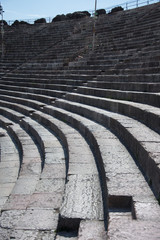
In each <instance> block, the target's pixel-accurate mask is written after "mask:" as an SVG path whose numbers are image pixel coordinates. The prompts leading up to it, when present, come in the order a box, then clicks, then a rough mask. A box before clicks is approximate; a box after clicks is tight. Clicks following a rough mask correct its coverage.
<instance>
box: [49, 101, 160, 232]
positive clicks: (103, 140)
mask: <svg viewBox="0 0 160 240" xmlns="http://www.w3.org/2000/svg"><path fill="white" fill-rule="evenodd" d="M59 107H62V108H65V107H64V106H62V105H61V106H60V105H59ZM66 108H67V107H66ZM67 110H68V109H67ZM79 110H80V109H78V107H77V113H78V114H73V113H71V111H72V110H71V108H70V110H69V111H65V110H63V109H57V108H55V107H46V108H45V111H46V112H48V113H50V114H52V115H54V116H58V118H63V119H65V120H67V121H68V122H70V123H71V122H73V119H76V121H75V120H74V121H75V124H76V122H77V123H78V122H79V127H78V124H76V126H77V127H78V128H79V129H81V131H84V130H82V126H83V128H84V126H87V128H89V129H90V131H91V132H92V134H94V136H96V141H97V143H98V146H99V147H100V149H101V154H102V152H103V154H104V155H103V154H102V156H103V157H104V158H103V161H104V163H105V159H106V164H107V163H108V156H106V149H107V147H108V144H111V146H112V147H113V149H114V154H115V150H116V149H117V150H118V148H117V142H116V145H115V146H116V147H114V145H113V142H114V140H115V136H114V137H113V139H112V138H111V136H110V134H109V133H108V132H107V134H105V133H106V128H104V127H102V130H100V129H101V128H100V126H99V125H98V124H96V123H95V122H94V123H93V122H92V123H91V122H90V121H89V120H88V119H85V118H84V117H80V116H79ZM73 112H75V111H73ZM80 114H81V113H80ZM89 114H90V113H89ZM87 118H88V116H87ZM80 123H81V124H80ZM94 125H95V126H94ZM97 125H98V126H97ZM107 131H108V130H107ZM86 134H88V131H87V132H86ZM98 136H99V137H98ZM107 136H108V137H107ZM88 137H89V135H88ZM107 139H108V141H107ZM111 139H112V140H113V142H112V141H111ZM116 141H117V140H116ZM119 143H120V142H119ZM105 144H106V147H105ZM94 147H95V151H96V150H97V149H96V146H94ZM120 149H121V147H120ZM120 149H119V150H120ZM119 150H118V152H119ZM108 151H109V152H108V154H109V155H110V154H111V155H110V156H111V166H112V167H113V172H112V171H111V170H110V168H109V165H108V164H109V163H108V164H107V165H106V171H107V172H106V177H107V176H109V175H110V174H111V175H110V178H109V179H108V178H107V179H108V180H107V182H108V191H109V192H110V193H112V194H115V195H114V197H115V198H116V197H117V202H118V201H119V200H118V199H120V196H122V195H123V196H124V199H125V197H126V196H127V191H128V189H130V190H131V188H130V187H131V184H129V186H128V187H129V188H128V189H127V187H125V188H123V187H122V189H123V190H122V192H121V190H120V184H119V181H121V180H120V175H119V173H118V174H115V169H117V171H119V169H120V167H121V166H122V164H121V162H119V164H120V167H116V168H115V166H114V164H113V165H112V163H113V155H114V154H112V151H111V148H109V150H108ZM120 151H121V150H120ZM125 151H126V150H125ZM118 152H117V154H118ZM121 153H122V152H121ZM123 154H124V152H123ZM123 154H122V159H123V160H124V159H126V160H127V159H128V160H129V157H126V158H125V157H124V155H123ZM119 156H120V155H119V154H118V155H117V157H116V156H115V161H116V162H117V158H119ZM128 160H127V161H128ZM131 162H132V163H133V164H134V166H135V167H136V168H137V166H136V164H135V163H134V161H133V160H132V161H131ZM124 166H126V164H124ZM129 169H132V170H133V173H134V174H135V179H136V180H135V181H132V180H133V179H132V177H133V175H132V173H131V172H130V170H129ZM126 170H127V169H125V170H124V172H125V174H124V179H123V177H122V179H123V180H122V182H123V183H125V184H127V182H128V181H126ZM128 170H129V174H128V177H129V178H130V177H131V176H132V177H131V179H130V180H131V182H132V184H133V182H134V184H136V181H137V180H138V178H139V177H140V178H141V177H142V179H143V181H142V182H141V181H140V182H141V183H142V184H144V185H145V188H146V191H144V188H143V187H140V185H139V180H138V181H137V184H136V186H137V185H138V187H139V189H140V191H142V188H143V193H142V194H140V195H139V194H138V195H137V189H136V188H137V187H135V186H134V185H133V192H134V191H135V192H136V193H133V192H132V193H131V192H128V196H132V197H133V199H134V200H133V201H134V203H135V204H134V207H135V212H136V213H137V216H136V218H137V220H138V222H139V221H141V223H142V222H143V221H144V222H145V221H146V220H147V219H148V217H149V219H150V221H151V222H152V221H153V224H154V223H156V222H159V221H160V219H159V216H158V214H156V216H155V213H156V212H157V211H158V212H159V210H160V209H159V206H158V203H157V202H156V200H155V198H154V196H153V194H152V192H151V190H150V189H149V187H148V185H147V183H146V181H145V178H144V177H143V176H142V175H141V174H140V173H139V174H138V175H137V173H135V170H134V168H132V167H131V168H128ZM137 170H138V171H139V169H138V168H137ZM122 172H123V171H122ZM107 173H108V175H107ZM130 174H131V175H130ZM122 175H123V173H122ZM114 177H116V178H117V180H116V178H115V180H116V181H117V184H118V186H117V187H115V183H114V180H113V185H112V178H114ZM110 181H111V183H110ZM122 185H123V184H122ZM109 186H110V187H109ZM114 187H115V188H114ZM117 189H119V191H120V192H119V194H120V196H119V195H118V192H117ZM124 189H126V192H123V191H124ZM112 191H113V192H112ZM114 191H115V193H114ZM144 192H146V193H147V192H148V193H147V196H148V197H149V198H148V197H147V199H148V200H147V202H148V203H147V202H146V201H145V200H146V196H144V197H143V194H144ZM132 194H133V195H132ZM112 196H113V195H111V196H110V198H109V199H110V201H111V202H110V204H111V206H113V205H114V203H113V202H112V201H113V199H114V197H113V198H112ZM141 197H142V198H141ZM126 198H127V197H126ZM138 199H139V200H138ZM140 199H141V200H140ZM142 199H143V200H142ZM149 199H150V200H149ZM112 204H113V205H112ZM150 204H151V205H152V207H151V209H152V210H150V213H151V211H153V212H152V214H153V215H152V214H151V215H152V217H153V218H152V217H151V215H150V216H148V214H145V213H144V211H143V210H142V209H143V207H144V206H148V205H150ZM114 207H119V206H118V204H117V206H113V210H111V214H112V211H113V212H114V211H116V210H115V209H114ZM111 208H112V207H111ZM122 208H123V207H122ZM141 210H142V211H143V214H142V211H141ZM119 211H120V212H121V211H122V214H121V215H122V216H121V217H122V219H123V218H124V216H125V213H124V212H123V210H122V209H121V210H120V209H119V210H118V212H119ZM145 212H146V211H145ZM130 214H131V215H132V214H133V215H132V217H133V218H134V213H133V212H132V213H130ZM127 216H128V215H127ZM130 219H131V216H130ZM151 219H152V220H151ZM132 221H134V220H131V222H132ZM138 222H137V223H136V226H137V225H138ZM144 224H145V223H144ZM142 226H143V224H142ZM142 226H141V227H140V229H141V231H142V229H143V227H142ZM135 229H136V228H135ZM130 231H131V232H132V227H131V228H130Z"/></svg>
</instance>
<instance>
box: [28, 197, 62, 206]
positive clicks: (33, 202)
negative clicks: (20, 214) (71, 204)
mask: <svg viewBox="0 0 160 240" xmlns="http://www.w3.org/2000/svg"><path fill="white" fill-rule="evenodd" d="M62 197H63V193H55V194H53V193H34V194H33V195H32V196H31V198H30V202H29V205H28V209H58V208H60V206H61V203H62Z"/></svg>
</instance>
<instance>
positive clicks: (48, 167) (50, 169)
mask: <svg viewBox="0 0 160 240" xmlns="http://www.w3.org/2000/svg"><path fill="white" fill-rule="evenodd" d="M65 177H66V169H65V166H64V164H61V163H59V164H58V163H54V164H45V166H44V169H43V172H42V175H41V178H42V179H44V178H48V179H49V178H52V179H53V178H55V179H56V178H65Z"/></svg>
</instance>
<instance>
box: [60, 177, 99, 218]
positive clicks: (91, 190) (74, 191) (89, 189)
mask: <svg viewBox="0 0 160 240" xmlns="http://www.w3.org/2000/svg"><path fill="white" fill-rule="evenodd" d="M61 215H62V216H63V217H67V218H80V219H103V206H102V194H101V188H100V183H99V178H98V176H94V175H70V176H69V177H68V182H67V184H66V189H65V194H64V201H63V203H62V207H61Z"/></svg>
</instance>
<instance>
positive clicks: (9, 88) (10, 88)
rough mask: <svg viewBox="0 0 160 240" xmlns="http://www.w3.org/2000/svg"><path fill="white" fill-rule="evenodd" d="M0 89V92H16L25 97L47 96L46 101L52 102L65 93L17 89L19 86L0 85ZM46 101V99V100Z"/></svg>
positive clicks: (41, 89)
mask: <svg viewBox="0 0 160 240" xmlns="http://www.w3.org/2000/svg"><path fill="white" fill-rule="evenodd" d="M0 88H1V90H0V91H12V92H15V93H16V92H17V93H19V94H24V93H26V94H27V95H29V94H32V95H34V94H35V96H36V95H37V94H38V95H42V96H43V95H44V98H45V96H48V100H50V99H51V100H54V98H55V97H61V96H62V95H63V94H65V91H59V90H49V89H43V88H40V89H37V88H29V87H27V88H25V87H19V86H9V85H8V86H7V85H4V84H0ZM46 101H47V99H46Z"/></svg>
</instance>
